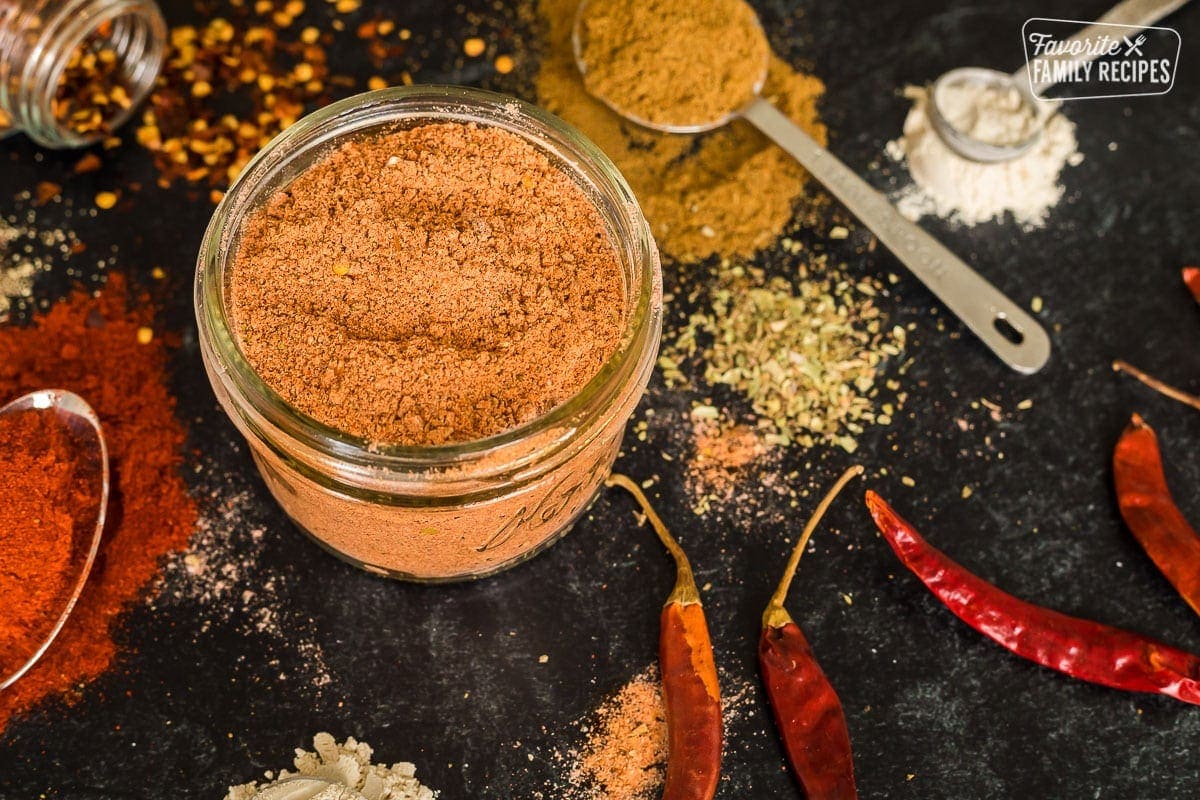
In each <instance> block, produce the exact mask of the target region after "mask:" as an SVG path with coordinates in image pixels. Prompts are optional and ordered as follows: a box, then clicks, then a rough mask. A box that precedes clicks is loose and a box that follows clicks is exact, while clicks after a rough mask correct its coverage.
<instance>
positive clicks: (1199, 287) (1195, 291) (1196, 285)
mask: <svg viewBox="0 0 1200 800" xmlns="http://www.w3.org/2000/svg"><path fill="white" fill-rule="evenodd" d="M1183 282H1184V283H1185V284H1186V285H1187V287H1188V289H1189V290H1191V292H1192V297H1194V298H1196V302H1197V303H1200V267H1184V268H1183Z"/></svg>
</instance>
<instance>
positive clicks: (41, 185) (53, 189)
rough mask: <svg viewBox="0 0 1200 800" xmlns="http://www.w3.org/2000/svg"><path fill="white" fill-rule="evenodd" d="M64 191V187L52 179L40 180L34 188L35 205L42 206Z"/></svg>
mask: <svg viewBox="0 0 1200 800" xmlns="http://www.w3.org/2000/svg"><path fill="white" fill-rule="evenodd" d="M61 193H62V187H61V186H59V185H58V184H57V183H53V182H51V181H38V184H37V186H35V187H34V188H33V205H34V206H36V207H38V208H41V207H42V206H44V205H46V203H49V202H50V201H51V200H53V199H54V198H56V197H58V196H59V195H60V194H61Z"/></svg>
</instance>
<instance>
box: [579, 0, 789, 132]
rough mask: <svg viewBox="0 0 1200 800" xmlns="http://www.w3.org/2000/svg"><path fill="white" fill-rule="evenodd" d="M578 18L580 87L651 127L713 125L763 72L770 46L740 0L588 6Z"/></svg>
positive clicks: (598, 1)
mask: <svg viewBox="0 0 1200 800" xmlns="http://www.w3.org/2000/svg"><path fill="white" fill-rule="evenodd" d="M579 13H580V17H579V26H578V35H579V55H580V60H581V61H582V62H583V64H584V65H585V67H586V71H585V72H584V76H583V82H584V85H585V86H586V87H587V89H588V91H589V92H591V93H592V94H594V95H595V96H597V97H601V98H604V99H605V101H606V102H609V103H611V104H612V105H614V106H616V107H617V108H619V109H620V110H621V111H622V113H628V114H630V115H632V116H634V117H637V118H638V119H640V120H644V121H646V122H649V123H650V124H652V125H666V126H673V127H690V126H706V125H711V124H712V123H715V122H718V121H720V120H722V119H724V118H726V117H728V116H729V115H730V114H732V113H734V112H735V111H737V110H738V109H739V108H742V107H743V106H745V105H746V104H748V103H749V102H750V101H751V100H752V99H754V95H755V93H756V91H757V90H758V89H759V84H760V83H761V82H762V80H763V77H764V76H765V75H766V72H767V59H768V57H769V55H770V47H769V45H768V44H767V39H766V36H764V35H763V32H762V28H761V27H760V25H759V23H758V18H757V17H756V16H755V14H754V9H752V8H751V7H750V6H749V5H747V4H746V3H745V2H743V0H707V2H704V3H692V2H688V1H687V0H643V2H638V3H630V2H628V1H627V0H588V2H587V3H586V4H585V5H584V6H583V7H582V9H581V10H580V12H579Z"/></svg>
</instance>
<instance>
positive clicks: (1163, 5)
mask: <svg viewBox="0 0 1200 800" xmlns="http://www.w3.org/2000/svg"><path fill="white" fill-rule="evenodd" d="M1187 2H1188V0H1125V2H1123V3H1118V4H1117V5H1115V6H1113V7H1112V8H1111V9H1110V10H1109V11H1108V13H1107V14H1105V15H1104V16H1102V17H1101V18H1100V19H1098V20H1097V21H1096V22H1094V23H1092V24H1091V25H1088V26H1087V27H1086V28H1083V29H1081V30H1080V31H1079V33H1076V34H1075V35H1074V36H1072V37H1070V38H1069V39H1066V40H1065V41H1064V42H1063V44H1064V45H1070V44H1071V43H1073V42H1079V43H1081V44H1082V43H1084V42H1086V41H1087V40H1089V39H1095V38H1097V37H1099V36H1101V35H1103V34H1105V33H1107V34H1109V35H1110V36H1113V37H1115V38H1117V39H1120V38H1121V36H1122V35H1124V34H1123V33H1122V31H1121V29H1118V28H1113V27H1112V26H1114V25H1136V26H1139V27H1144V26H1147V25H1153V24H1154V23H1155V22H1158V21H1159V20H1160V19H1162V18H1163V17H1165V16H1167V15H1168V14H1170V13H1171V12H1172V11H1175V10H1176V9H1178V8H1180V7H1181V6H1183V5H1184V4H1185V3H1187ZM1097 55H1098V54H1088V53H1081V54H1079V55H1074V56H1039V57H1038V58H1035V59H1033V61H1032V62H1030V63H1029V64H1026V65H1025V66H1023V67H1021V68H1020V69H1018V70H1017V71H1016V72H1014V73H1013V74H1012V75H1006V74H1005V73H1003V72H1000V71H999V70H994V69H987V68H986V67H960V68H959V69H952V70H950V71H949V72H947V73H945V74H944V75H942V76H941V77H939V78H938V79H937V80H936V81H934V82H933V86H932V87H931V89H930V91H929V104H928V113H929V122H930V124H931V126H932V127H933V130H934V132H936V133H937V135H938V137H939V138H940V139H941V140H942V141H943V142H945V143H946V145H947V146H948V147H949V148H950V149H951V150H953V151H954V152H956V153H958V154H959V155H961V156H962V157H963V158H968V159H970V160H971V161H979V162H982V163H985V164H992V163H997V162H1000V161H1009V160H1011V159H1014V158H1017V157H1019V156H1021V155H1024V154H1025V153H1027V152H1029V150H1030V149H1031V148H1032V147H1033V146H1034V145H1035V144H1037V142H1038V139H1040V138H1041V135H1042V130H1043V129H1044V128H1045V127H1046V123H1047V122H1048V121H1049V120H1050V118H1051V117H1053V116H1054V115H1055V114H1056V113H1057V112H1058V109H1059V108H1060V107H1061V106H1062V101H1061V100H1041V99H1038V98H1039V97H1041V96H1042V95H1043V94H1044V92H1045V91H1046V90H1047V89H1049V88H1050V87H1052V86H1054V85H1055V82H1054V81H1040V82H1036V83H1035V82H1034V81H1033V79H1032V73H1031V72H1030V68H1031V66H1030V65H1031V64H1032V63H1033V62H1039V63H1050V62H1055V63H1062V64H1067V65H1071V66H1077V65H1080V64H1086V63H1087V62H1089V61H1093V60H1095V59H1096V58H1097ZM960 86H985V87H989V88H992V89H996V90H998V91H1002V92H1013V93H1014V94H1013V97H1015V98H1016V99H1017V101H1018V103H1019V105H1020V108H1019V109H1015V110H1014V111H1013V113H1014V114H1021V115H1022V116H1024V117H1025V118H1026V119H1027V120H1028V121H1029V122H1030V123H1031V124H1029V125H1028V127H1027V129H1026V130H1025V131H1023V134H1024V135H1023V137H1022V138H1020V139H1018V140H1016V141H1013V142H988V141H984V140H982V139H978V138H976V137H975V136H973V135H972V134H971V132H970V131H966V130H963V129H961V128H959V127H958V126H956V125H955V124H954V121H953V120H952V118H951V115H950V114H949V113H948V111H947V104H946V95H947V93H948V92H950V91H952V90H953V89H954V88H956V87H960Z"/></svg>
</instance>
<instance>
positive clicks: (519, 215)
mask: <svg viewBox="0 0 1200 800" xmlns="http://www.w3.org/2000/svg"><path fill="white" fill-rule="evenodd" d="M230 293H231V305H232V313H231V316H232V318H233V323H234V327H235V333H236V335H237V337H238V339H239V343H240V345H241V347H242V350H243V352H244V353H245V355H246V358H247V359H248V361H249V362H250V364H251V366H252V367H253V368H254V369H255V371H256V372H257V373H258V374H259V376H260V377H261V378H262V379H263V380H264V381H265V382H266V383H267V384H268V385H269V386H271V387H272V388H274V389H275V391H276V392H278V393H279V395H280V396H281V397H282V398H283V399H284V400H286V401H287V402H288V403H290V404H291V405H293V406H294V407H296V408H297V409H299V410H300V411H303V412H304V413H306V414H308V415H309V416H311V417H314V418H315V419H317V420H319V421H320V422H323V423H325V424H326V425H329V426H331V427H333V428H337V429H339V430H342V431H345V432H348V433H350V434H353V435H355V436H359V437H362V438H366V439H369V440H372V441H377V442H387V443H395V444H402V445H440V444H445V443H451V442H464V441H471V440H476V439H481V438H484V437H487V436H491V435H493V434H498V433H501V432H503V431H505V430H509V429H511V428H514V427H516V426H519V425H521V424H523V423H526V422H529V421H532V420H533V419H535V418H536V417H538V416H541V415H543V414H545V413H546V412H548V411H550V410H551V409H553V408H554V407H555V406H558V405H560V404H561V403H563V402H565V401H566V400H568V399H570V398H571V397H573V396H574V395H576V394H577V393H578V392H579V391H580V390H581V389H582V388H583V387H584V386H585V385H586V384H587V383H588V381H590V380H591V379H592V378H593V377H594V376H595V375H596V374H597V373H598V372H599V371H600V369H601V367H602V366H603V365H604V363H605V362H606V361H607V360H608V359H609V358H610V357H611V356H612V355H613V353H614V352H615V351H616V349H617V347H618V345H619V343H620V338H621V332H622V330H623V329H624V319H625V314H626V308H625V296H624V291H623V278H622V274H621V268H620V264H619V262H618V259H617V253H616V250H615V249H614V245H613V243H612V242H611V241H610V239H609V237H608V234H607V232H606V229H605V226H604V223H603V221H602V219H601V217H600V214H599V212H598V211H597V209H596V207H595V205H594V204H593V202H592V201H591V200H590V199H589V197H588V195H587V194H586V193H585V192H584V190H583V189H582V188H581V187H580V186H579V185H577V184H576V183H575V182H574V180H573V179H572V178H571V177H570V176H569V175H567V173H565V172H564V171H563V170H561V169H559V168H558V167H557V166H556V165H554V164H553V163H552V162H551V161H550V159H549V158H548V157H547V156H546V154H544V153H543V152H542V151H541V150H539V149H538V148H536V147H535V146H534V145H533V144H531V143H530V142H528V141H526V140H525V139H523V138H521V137H520V136H517V135H516V134H513V133H510V132H508V131H505V130H502V129H499V128H494V127H481V126H477V125H474V124H462V123H457V122H448V123H430V124H424V125H420V126H418V127H414V128H409V129H405V130H395V131H392V132H389V133H384V134H378V135H374V136H372V137H369V138H363V139H360V140H356V141H352V142H348V143H346V144H344V145H342V146H341V147H339V148H338V149H336V150H334V151H333V152H332V153H330V154H328V155H327V156H325V157H324V158H323V159H321V160H320V161H318V162H316V163H315V164H313V165H312V166H310V167H309V168H308V169H307V170H305V171H304V172H303V173H301V174H300V175H299V176H298V177H297V178H296V179H295V180H293V181H292V182H291V183H290V184H289V185H288V186H287V187H286V188H285V189H283V190H282V191H280V192H278V193H277V194H276V195H275V196H273V197H272V198H270V199H269V200H268V201H267V202H266V203H265V204H264V205H263V206H262V207H261V208H259V209H257V210H256V211H255V212H254V213H252V214H251V215H250V216H249V217H248V218H247V220H246V222H245V224H244V226H243V229H242V231H241V236H240V242H239V244H238V249H237V252H236V254H235V256H234V261H233V269H232V281H231V289H230Z"/></svg>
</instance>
